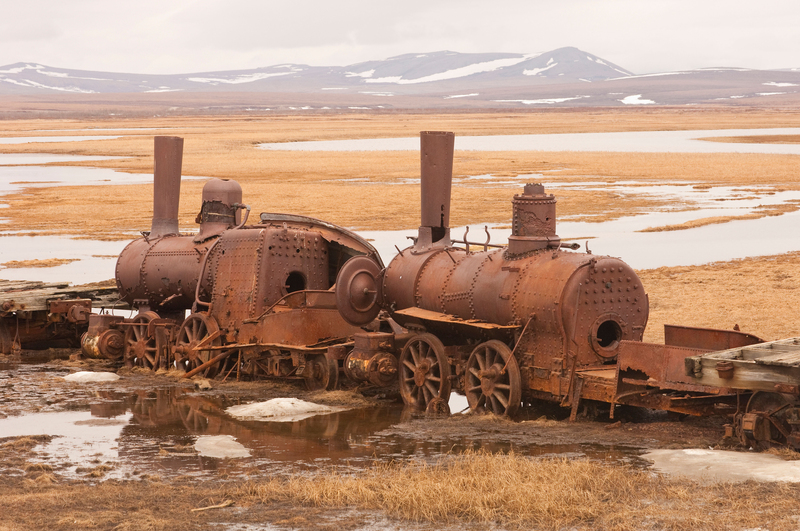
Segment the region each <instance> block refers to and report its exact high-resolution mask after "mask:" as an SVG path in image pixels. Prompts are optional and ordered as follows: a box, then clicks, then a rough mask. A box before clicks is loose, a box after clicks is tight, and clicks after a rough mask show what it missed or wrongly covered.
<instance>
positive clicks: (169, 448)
mask: <svg viewBox="0 0 800 531" xmlns="http://www.w3.org/2000/svg"><path fill="white" fill-rule="evenodd" d="M239 401H240V400H238V399H237V400H231V399H226V398H224V397H222V398H220V397H210V396H205V395H202V394H200V393H197V392H195V391H193V390H188V389H182V388H167V389H157V390H147V391H145V390H142V391H137V392H134V393H131V394H120V393H117V392H114V391H101V392H99V394H98V395H97V401H96V402H95V403H94V404H92V405H91V408H90V412H85V411H84V412H68V413H48V414H33V415H26V416H21V417H10V418H8V419H0V433H3V434H7V433H8V434H10V435H25V434H40V433H44V434H51V435H52V434H55V435H63V437H58V438H56V439H54V440H53V442H51V443H48V444H47V445H45V447H44V448H43V449H42V451H41V454H42V455H43V456H44V458H45V459H46V460H48V461H49V462H51V464H52V465H53V466H54V467H55V468H56V469H57V470H58V472H59V473H62V474H65V475H70V474H75V473H76V472H75V470H76V469H77V470H80V468H81V467H86V466H90V464H91V463H99V462H109V463H111V464H112V465H113V466H114V469H113V470H112V471H111V472H109V473H108V474H107V475H106V476H105V477H107V478H109V477H127V476H130V475H132V474H133V475H136V474H139V473H143V472H144V473H148V474H159V475H182V474H189V475H198V474H200V475H202V474H203V473H205V472H207V471H212V470H219V469H221V468H225V471H226V473H228V474H232V475H237V474H244V473H245V472H246V470H245V468H247V469H248V470H249V471H251V472H252V471H253V469H254V468H255V469H257V470H259V471H261V472H269V473H270V474H275V473H282V472H291V471H297V470H298V469H301V470H302V469H317V468H320V467H328V466H334V467H337V468H345V469H347V468H361V467H368V466H370V465H371V464H373V463H375V462H376V461H382V462H388V461H398V460H400V461H402V460H407V459H411V458H414V459H431V460H435V459H438V458H440V457H441V456H443V455H445V454H448V453H451V452H456V453H458V452H463V451H465V450H486V451H490V452H507V451H510V450H512V449H513V450H514V451H515V452H517V453H519V454H522V455H548V456H549V455H561V456H589V457H594V458H598V459H609V458H611V459H615V460H622V459H625V460H627V459H629V458H631V457H632V456H635V455H637V454H638V451H637V450H636V449H633V448H622V449H619V448H616V449H615V448H609V447H601V446H596V445H587V444H567V445H564V444H561V445H536V444H527V443H524V442H523V443H520V442H519V441H517V442H514V443H512V442H509V441H502V440H500V441H498V439H499V438H498V437H493V440H491V441H489V440H481V438H479V437H477V438H476V437H475V436H474V435H463V436H441V435H437V436H432V435H430V434H429V433H428V434H425V432H420V433H417V434H416V435H414V433H412V432H413V429H409V430H407V429H405V427H404V428H401V429H395V428H394V427H395V426H396V425H398V424H400V423H402V422H406V421H409V420H412V419H413V418H414V416H415V415H416V413H413V412H411V411H410V410H405V409H404V408H403V407H402V406H401V405H399V404H389V405H379V406H374V407H368V408H360V409H354V410H349V411H343V412H338V413H333V414H329V415H319V416H316V417H311V418H308V419H304V420H300V421H297V422H256V421H241V420H236V419H234V418H233V417H230V416H229V415H227V414H226V413H225V409H226V408H227V407H230V406H231V405H235V404H236V402H239ZM45 416H47V419H45V418H44V417H45ZM73 417H74V418H73ZM56 418H58V419H59V420H58V422H53V419H56ZM423 422H437V421H436V420H431V421H423ZM12 423H13V429H12V430H9V427H11V426H12ZM57 426H60V427H57ZM412 426H413V425H412ZM54 427H55V428H54ZM426 427H427V426H426ZM53 429H55V431H53ZM56 432H57V433H56ZM469 432H470V433H473V434H474V433H475V431H474V430H469ZM211 436H213V437H220V438H227V439H229V440H233V441H236V442H237V443H238V444H240V445H242V446H243V447H244V448H245V449H246V450H247V451H248V452H249V454H250V457H243V458H241V459H235V460H233V461H229V460H225V459H219V458H213V457H204V456H201V455H199V454H198V453H197V451H196V450H195V448H194V445H195V443H196V441H197V439H198V437H211ZM67 449H73V450H75V449H77V450H78V451H72V452H69V451H67ZM81 449H83V451H80V450H81ZM64 460H67V461H68V462H69V465H68V466H66V469H65V465H64V464H63V461H64Z"/></svg>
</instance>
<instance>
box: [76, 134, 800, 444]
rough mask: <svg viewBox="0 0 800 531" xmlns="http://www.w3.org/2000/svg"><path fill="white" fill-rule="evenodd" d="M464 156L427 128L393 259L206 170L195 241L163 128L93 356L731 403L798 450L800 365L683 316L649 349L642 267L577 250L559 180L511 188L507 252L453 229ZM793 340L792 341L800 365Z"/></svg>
mask: <svg viewBox="0 0 800 531" xmlns="http://www.w3.org/2000/svg"><path fill="white" fill-rule="evenodd" d="M453 148H454V136H453V134H452V133H442V132H423V133H421V165H422V168H421V186H422V193H421V198H422V215H421V218H422V219H421V221H422V222H421V226H420V228H419V231H418V234H417V236H416V238H414V242H413V245H411V246H410V247H408V248H406V249H403V250H398V251H399V252H398V254H397V256H395V257H394V259H393V260H392V261H391V262H390V263H389V264H388V266H385V267H384V264H383V263H382V262H381V258H380V256H379V255H378V253H377V252H376V250H375V249H374V248H373V247H372V246H371V245H370V244H369V243H368V242H366V241H365V240H364V239H362V238H360V237H359V236H357V235H356V234H353V233H351V232H349V231H347V230H346V229H343V228H341V227H337V226H334V225H331V224H329V223H325V222H322V221H319V220H315V219H311V218H306V217H302V216H294V215H285V214H261V216H260V220H259V223H256V224H252V225H248V224H247V221H248V214H249V211H250V208H249V207H248V206H246V205H244V204H243V203H242V191H241V188H240V187H239V185H238V184H236V183H235V182H234V181H225V180H218V179H212V180H211V181H209V182H208V183H207V184H206V186H205V188H204V190H203V198H202V206H201V209H200V213H199V215H198V217H197V221H198V223H199V224H200V230H199V231H198V233H197V234H195V235H180V234H179V233H178V225H177V205H178V191H179V186H180V159H181V151H182V140H181V139H177V138H167V137H158V138H156V149H155V151H156V165H155V198H154V199H155V200H154V214H153V227H152V230H151V231H150V232H149V233H146V234H144V236H143V237H142V238H140V239H138V240H135V241H134V242H132V243H131V244H130V245H129V246H128V247H127V248H126V249H125V250H124V251H123V252H122V254H121V255H120V257H119V261H118V263H117V274H116V279H117V284H118V288H119V293H120V295H121V297H123V299H124V300H125V301H127V302H128V303H130V304H131V305H132V306H134V307H137V308H138V309H139V313H138V315H136V316H135V317H134V318H132V319H123V318H121V317H117V316H112V315H92V316H91V317H90V322H89V331H88V332H87V334H85V336H84V338H83V351H84V352H85V353H86V354H87V355H90V356H105V357H122V358H123V359H124V360H125V362H126V363H127V364H136V365H142V366H145V367H151V368H159V367H169V366H175V367H177V368H179V369H182V370H184V371H186V375H187V376H191V375H194V374H198V373H202V374H205V375H206V376H208V377H211V376H219V377H221V378H228V377H230V376H231V375H235V377H236V378H258V377H280V378H298V379H303V380H305V382H306V384H307V385H308V387H309V388H312V389H316V388H328V389H331V388H334V387H335V386H336V385H337V381H338V379H339V377H340V375H343V376H345V377H347V378H348V379H350V380H353V381H356V382H369V383H371V384H373V385H377V386H382V387H387V386H396V385H399V390H400V394H401V396H402V398H403V401H404V402H405V403H406V404H407V405H409V406H411V407H414V408H417V409H420V410H423V409H424V410H428V411H447V410H448V402H447V400H448V398H449V395H450V393H451V391H453V390H455V391H457V392H460V393H463V394H465V395H466V397H467V400H468V403H469V406H470V408H471V409H473V410H475V411H491V412H494V413H496V414H505V415H511V414H513V413H514V412H515V411H516V410H517V408H518V407H519V406H520V404H521V402H523V401H530V400H534V399H544V400H550V401H556V402H558V403H560V404H561V405H563V406H566V407H570V408H571V417H572V418H574V417H575V415H576V414H577V412H578V407H579V405H580V404H581V402H582V401H584V400H591V401H595V402H600V403H605V404H610V405H611V407H610V410H609V411H610V415H611V416H612V417H613V415H614V405H616V404H628V405H633V406H641V407H647V408H652V409H660V410H667V411H673V412H678V413H683V414H692V415H707V414H720V413H721V414H727V415H731V416H732V418H734V421H735V422H734V423H733V424H732V428H731V433H732V434H733V433H734V432H735V434H736V435H738V436H739V438H740V439H741V440H742V441H743V442H745V443H748V444H773V443H777V444H792V445H794V446H800V436H798V432H800V430H794V426H795V425H800V400H798V396H800V374H795V372H797V371H800V367H796V368H794V366H793V368H792V371H794V372H791V371H790V372H791V374H788V375H787V374H785V373H784V372H780V371H777V372H776V371H773V373H771V374H770V375H769V378H767V381H766V383H765V382H764V378H761V377H759V376H755V377H752V378H749V379H748V378H747V375H748V374H751V373H752V368H751V366H753V365H754V364H755V362H753V361H752V360H753V358H754V357H756V356H757V355H761V354H753V351H752V349H753V348H755V347H759V348H761V347H763V345H770V344H768V343H765V344H763V345H759V344H760V343H763V342H762V341H761V340H760V339H759V338H756V337H754V336H751V335H748V334H744V333H742V332H738V331H726V330H710V329H697V328H689V327H677V326H669V327H667V328H666V330H665V336H666V344H665V345H650V344H645V343H642V342H641V340H642V336H643V333H644V329H645V326H646V324H647V319H648V309H649V304H648V297H647V294H646V292H645V290H644V287H643V286H642V283H641V281H640V280H639V278H638V277H637V275H636V273H635V272H634V271H633V269H632V268H631V267H630V266H628V265H627V264H626V263H625V262H623V261H621V260H619V259H617V258H612V257H607V256H596V255H593V254H591V253H590V252H588V249H587V252H583V253H582V252H576V251H577V245H574V244H572V245H567V244H565V243H562V242H561V240H560V238H559V237H558V236H557V234H556V231H555V219H556V218H555V204H556V202H555V198H554V197H553V196H552V195H549V194H547V193H545V190H544V188H543V186H541V185H539V184H528V185H526V186H525V187H524V189H523V190H522V193H520V194H518V195H515V196H514V198H513V200H512V235H511V236H510V237H509V242H508V245H507V246H497V245H491V244H489V242H488V241H487V242H486V243H483V244H477V243H474V242H470V241H468V240H467V235H466V234H465V235H464V237H463V238H462V239H461V240H458V239H456V238H454V237H453V236H452V235H451V234H450V227H449V212H450V195H451V193H450V190H451V180H452V161H453ZM476 246H477V247H476ZM188 311H191V313H189V315H188V316H185V314H186V313H187V312H188ZM793 345H797V346H791V345H790V346H781V347H780V349H782V350H780V352H790V355H794V356H796V357H798V360H800V345H798V341H795V342H794V343H793ZM769 348H772V347H769ZM792 349H794V350H797V351H798V352H797V353H794V351H793V350H792ZM720 351H722V352H723V354H722V358H719V360H720V361H717V358H714V357H713V356H719V355H720V354H719V352H720ZM736 352H738V353H739V354H738V357H737V354H736ZM781 359H782V360H783V361H784V362H785V361H786V359H784V358H781ZM748 363H749V365H748ZM759 363H760V366H761V367H763V366H764V363H765V362H764V361H763V359H762V360H761V361H759ZM792 363H795V365H796V364H797V363H800V361H799V362H792ZM748 371H751V372H748ZM753 382H757V385H756V384H754V383H753Z"/></svg>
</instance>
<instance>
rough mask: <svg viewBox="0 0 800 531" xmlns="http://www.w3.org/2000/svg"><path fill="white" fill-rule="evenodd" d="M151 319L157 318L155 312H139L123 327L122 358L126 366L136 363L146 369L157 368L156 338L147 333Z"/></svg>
mask: <svg viewBox="0 0 800 531" xmlns="http://www.w3.org/2000/svg"><path fill="white" fill-rule="evenodd" d="M153 319H158V314H157V313H156V312H141V313H139V314H138V315H137V316H136V317H134V318H133V321H132V324H130V325H129V326H128V327H127V328H126V329H125V339H124V344H125V351H124V354H123V359H124V362H125V365H126V366H127V367H133V366H134V365H138V366H140V367H145V368H148V369H153V368H156V369H157V368H158V349H157V348H156V338H155V335H152V336H151V335H149V334H148V333H147V329H148V325H149V324H150V321H152V320H153Z"/></svg>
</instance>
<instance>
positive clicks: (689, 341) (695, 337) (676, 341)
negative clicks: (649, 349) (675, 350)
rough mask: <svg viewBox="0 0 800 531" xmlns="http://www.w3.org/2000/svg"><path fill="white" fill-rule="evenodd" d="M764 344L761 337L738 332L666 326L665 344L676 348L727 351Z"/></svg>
mask: <svg viewBox="0 0 800 531" xmlns="http://www.w3.org/2000/svg"><path fill="white" fill-rule="evenodd" d="M763 342H764V340H763V339H761V338H759V337H756V336H754V335H752V334H746V333H744V332H739V331H738V330H719V329H716V328H698V327H694V326H679V325H666V324H665V325H664V343H665V344H667V345H671V346H674V347H687V348H697V349H702V350H727V349H729V348H736V347H744V346H746V345H753V344H756V343H763Z"/></svg>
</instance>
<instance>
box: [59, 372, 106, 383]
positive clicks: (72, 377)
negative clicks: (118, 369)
mask: <svg viewBox="0 0 800 531" xmlns="http://www.w3.org/2000/svg"><path fill="white" fill-rule="evenodd" d="M64 380H66V381H68V382H74V383H92V382H116V381H117V380H119V376H118V375H116V374H114V373H113V372H92V371H79V372H73V373H72V374H68V375H67V376H64Z"/></svg>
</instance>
